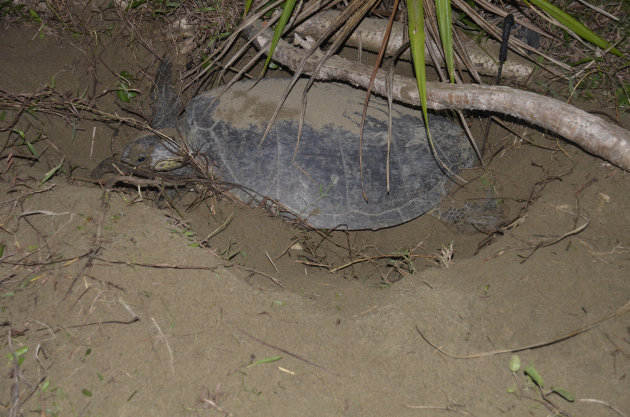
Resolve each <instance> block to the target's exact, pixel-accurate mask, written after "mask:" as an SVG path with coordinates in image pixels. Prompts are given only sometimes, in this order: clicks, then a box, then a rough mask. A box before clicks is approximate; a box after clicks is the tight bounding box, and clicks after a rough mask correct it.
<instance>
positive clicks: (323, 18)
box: [294, 10, 535, 80]
mask: <svg viewBox="0 0 630 417" xmlns="http://www.w3.org/2000/svg"><path fill="white" fill-rule="evenodd" d="M338 15H339V12H337V11H335V10H327V11H324V12H321V13H317V14H315V15H313V16H311V17H310V18H308V19H307V20H305V21H304V22H302V23H301V24H300V25H299V26H298V27H297V28H295V30H294V32H295V33H298V34H300V35H302V36H312V37H314V38H319V36H321V35H322V34H323V33H324V31H325V30H326V28H327V27H328V26H330V24H331V22H332V21H333V20H334V19H335V18H336V17H337V16H338ZM386 27H387V20H382V19H381V20H379V19H369V18H365V19H363V21H362V22H361V23H360V24H359V27H357V29H356V30H355V31H354V33H353V34H352V35H351V36H350V37H349V38H348V39H347V40H346V45H347V46H352V47H355V48H357V47H359V45H360V46H361V47H362V48H363V49H365V50H366V51H371V52H378V50H379V48H380V47H381V42H382V41H383V33H384V31H385V28H386ZM403 31H404V25H403V24H402V23H400V22H394V26H393V27H392V34H391V35H390V38H389V42H388V43H387V51H386V54H387V55H388V56H392V55H393V54H394V53H396V51H397V50H398V48H400V47H401V46H402V44H403ZM437 47H438V48H439V45H438V46H437ZM499 47H500V45H499V43H498V42H495V41H493V40H488V41H487V42H486V44H485V46H484V48H485V49H486V50H484V49H482V48H481V47H479V45H477V44H476V43H475V42H474V41H472V40H469V41H468V42H466V43H465V48H466V51H467V52H468V57H469V58H470V60H471V62H472V63H473V65H474V66H475V70H476V71H477V72H478V73H479V74H483V75H488V76H492V77H494V76H496V74H497V69H498V61H497V60H496V59H495V58H493V57H491V56H490V55H489V54H494V56H495V57H496V56H498V55H499ZM427 56H428V53H427ZM402 58H403V59H406V60H409V59H411V57H410V54H409V51H406V52H405V53H404V54H403V55H402ZM534 68H535V65H534V64H533V63H531V62H530V61H528V60H526V59H523V58H521V57H519V56H517V55H513V56H511V57H510V59H508V60H507V61H506V62H505V64H503V71H502V76H503V78H504V79H511V80H525V79H526V78H527V77H529V76H530V74H531V73H532V71H533V70H534Z"/></svg>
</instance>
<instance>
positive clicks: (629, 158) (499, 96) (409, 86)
mask: <svg viewBox="0 0 630 417" xmlns="http://www.w3.org/2000/svg"><path fill="white" fill-rule="evenodd" d="M242 33H244V34H245V36H247V37H248V38H249V39H251V40H252V41H253V43H254V44H255V45H256V46H257V47H258V48H262V49H263V50H264V49H266V48H268V43H269V41H270V40H271V38H272V32H271V30H270V29H268V28H263V26H262V23H261V22H260V21H258V20H257V21H254V22H252V23H250V24H249V25H248V26H246V27H244V28H242ZM305 55H306V50H304V49H299V48H296V47H293V46H291V45H290V44H288V43H287V42H286V41H284V40H282V39H281V40H280V41H279V42H278V45H277V46H276V50H275V52H274V54H273V59H274V60H275V61H276V62H279V63H280V64H282V65H284V66H286V67H288V68H290V69H295V68H297V67H298V66H299V65H300V62H301V61H302V59H303V58H304V57H305ZM322 56H323V53H322V52H321V51H317V52H315V53H314V54H313V55H312V56H311V57H310V58H309V59H308V60H307V61H306V64H305V65H304V67H303V68H304V70H303V73H304V74H309V75H310V74H311V73H312V71H313V70H314V69H315V67H316V66H317V62H318V61H319V59H321V57H322ZM370 74H371V67H370V66H368V65H364V64H361V63H358V62H353V61H349V60H347V59H344V58H341V57H339V56H333V57H331V58H330V59H328V61H327V62H326V63H325V64H324V65H323V66H322V67H321V69H320V71H319V72H318V73H317V74H316V78H317V79H320V80H337V81H344V82H347V83H349V84H351V85H354V86H357V87H362V88H367V85H368V83H369V80H370ZM386 80H387V73H386V71H384V70H379V71H378V74H377V76H376V79H375V81H374V85H373V87H372V91H373V92H374V93H376V94H378V95H380V96H383V97H386V96H387V89H386ZM392 95H393V97H394V99H395V100H398V101H400V102H403V103H407V104H412V105H416V106H418V105H420V99H419V96H418V87H417V85H416V80H415V79H413V78H409V77H402V76H394V80H393V88H392ZM427 107H428V108H430V109H435V110H440V109H469V110H483V111H492V112H498V113H503V114H507V115H510V116H513V117H516V118H518V119H521V120H524V121H526V122H528V123H531V124H533V125H537V126H540V127H542V128H544V129H547V130H549V131H551V132H554V133H556V134H558V135H560V136H562V137H564V138H566V139H567V140H570V141H572V142H574V143H575V144H577V145H579V146H580V147H582V148H583V149H584V150H586V151H587V152H590V153H592V154H594V155H597V156H599V157H601V158H603V159H605V160H607V161H609V162H611V163H613V164H615V165H617V166H619V167H621V168H623V169H625V170H627V171H630V132H628V131H627V130H625V129H623V128H622V127H621V126H617V125H615V124H613V123H609V122H607V121H606V120H604V119H602V118H601V117H598V116H595V115H592V114H590V113H587V112H585V111H583V110H580V109H578V108H576V107H574V106H571V105H569V104H566V103H563V102H561V101H558V100H555V99H552V98H549V97H545V96H541V95H539V94H535V93H531V92H528V91H522V90H517V89H514V88H509V87H500V86H487V85H477V84H446V83H431V82H429V83H427Z"/></svg>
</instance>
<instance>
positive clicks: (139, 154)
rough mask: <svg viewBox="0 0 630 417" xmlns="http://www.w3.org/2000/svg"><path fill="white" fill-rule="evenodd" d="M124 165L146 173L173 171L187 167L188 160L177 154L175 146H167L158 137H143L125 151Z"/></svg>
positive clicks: (122, 158)
mask: <svg viewBox="0 0 630 417" xmlns="http://www.w3.org/2000/svg"><path fill="white" fill-rule="evenodd" d="M120 159H121V160H122V161H123V162H124V163H126V164H128V165H131V166H133V167H137V168H141V169H144V170H146V171H157V172H164V171H173V170H176V169H178V168H182V167H183V166H185V165H186V164H187V163H186V158H185V157H183V156H182V155H179V154H177V152H176V149H175V148H174V146H172V145H170V144H167V143H165V142H164V140H162V139H161V138H159V137H158V136H157V135H147V136H142V137H140V138H137V139H135V140H133V141H132V142H131V143H129V145H127V147H126V148H125V149H124V151H123V153H122V155H121V158H120Z"/></svg>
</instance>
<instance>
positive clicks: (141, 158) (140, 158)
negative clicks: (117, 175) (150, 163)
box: [136, 155, 147, 163]
mask: <svg viewBox="0 0 630 417" xmlns="http://www.w3.org/2000/svg"><path fill="white" fill-rule="evenodd" d="M145 159H147V157H146V156H145V155H140V156H139V157H138V159H137V160H136V162H138V163H142V162H144V160H145Z"/></svg>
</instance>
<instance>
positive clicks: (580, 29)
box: [525, 0, 623, 57]
mask: <svg viewBox="0 0 630 417" xmlns="http://www.w3.org/2000/svg"><path fill="white" fill-rule="evenodd" d="M527 2H528V1H527V0H525V3H527ZM529 2H531V3H532V4H534V5H536V6H537V7H539V8H540V9H541V10H543V11H544V12H546V13H547V14H549V15H550V16H551V17H553V18H554V19H556V20H557V21H558V22H560V23H561V24H563V25H564V26H566V27H567V28H569V29H570V30H572V31H573V32H575V33H576V34H577V35H578V36H580V37H581V38H582V39H584V40H587V41H589V42H590V43H592V44H593V45H597V46H599V47H600V48H602V49H608V48H610V43H608V41H606V40H605V39H603V38H602V37H600V36H599V35H597V34H595V33H594V32H592V31H591V30H590V29H589V28H587V27H586V26H584V25H583V24H582V23H580V22H579V21H577V20H576V19H575V18H574V17H573V16H571V15H569V14H567V13H566V12H564V11H562V10H561V9H559V8H558V7H556V6H554V5H553V4H551V3H549V2H548V1H547V0H529ZM610 52H612V53H613V54H615V55H617V56H621V57H622V56H623V54H622V53H621V52H620V51H619V50H618V49H616V48H612V49H611V50H610Z"/></svg>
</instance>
